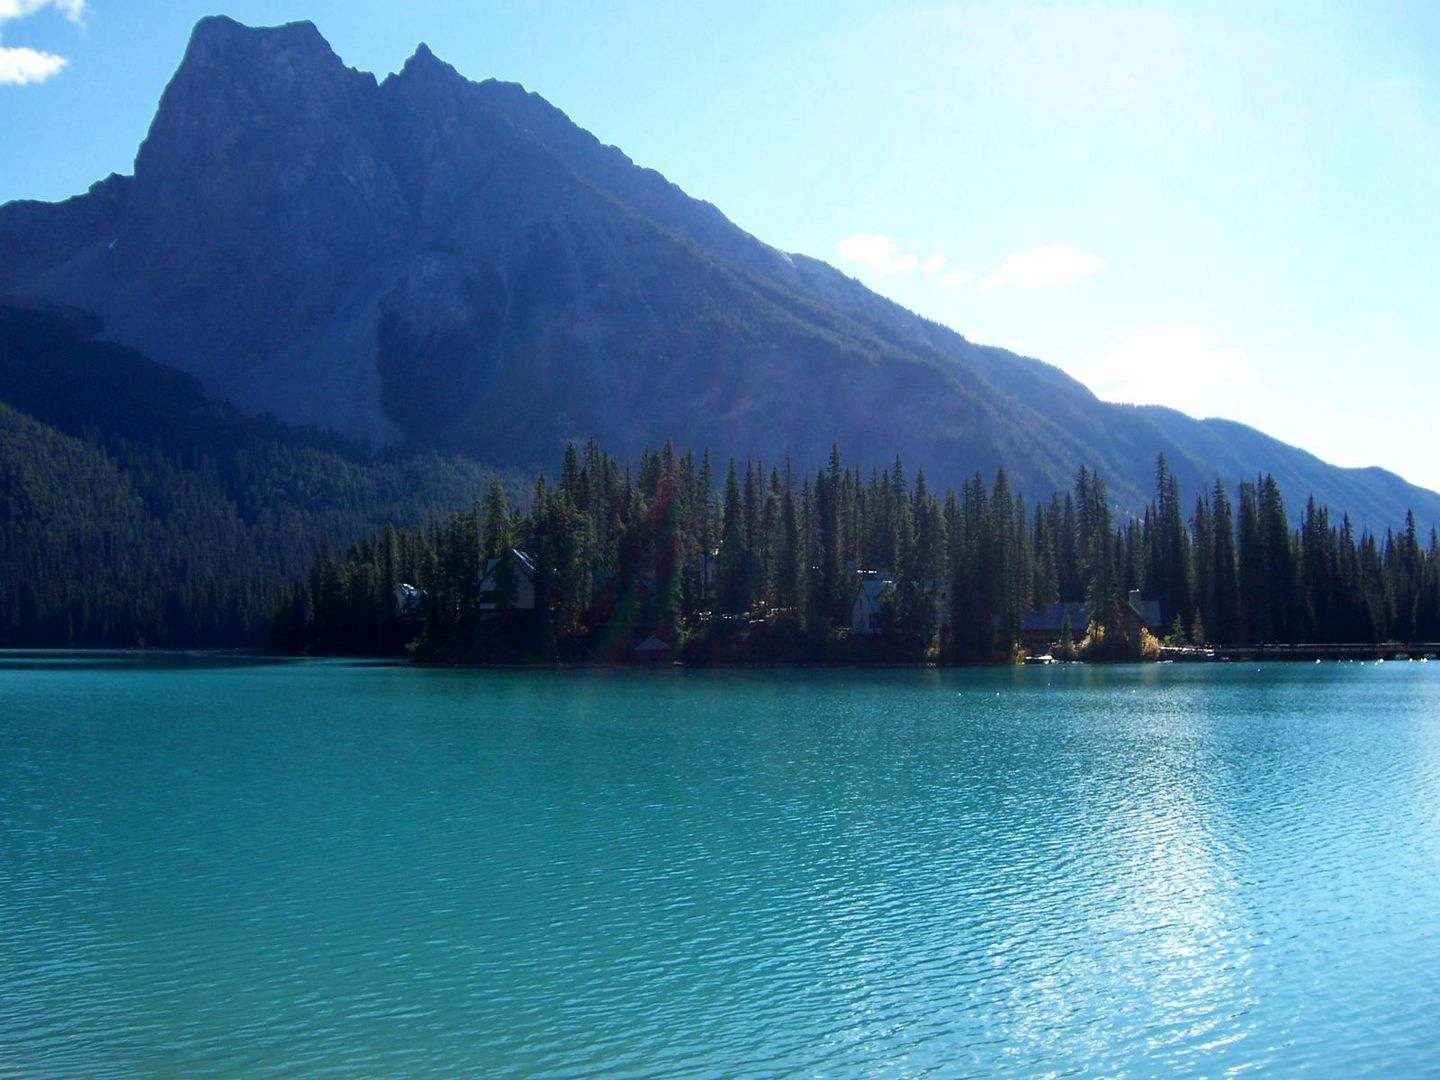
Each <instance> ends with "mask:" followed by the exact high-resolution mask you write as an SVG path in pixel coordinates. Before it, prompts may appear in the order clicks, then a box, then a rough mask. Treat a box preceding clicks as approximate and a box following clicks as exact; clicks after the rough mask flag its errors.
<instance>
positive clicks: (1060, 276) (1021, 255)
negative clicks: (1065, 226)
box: [980, 244, 1105, 289]
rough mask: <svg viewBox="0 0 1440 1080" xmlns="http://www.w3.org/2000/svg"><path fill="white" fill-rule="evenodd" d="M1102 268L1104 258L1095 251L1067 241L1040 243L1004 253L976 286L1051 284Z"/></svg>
mask: <svg viewBox="0 0 1440 1080" xmlns="http://www.w3.org/2000/svg"><path fill="white" fill-rule="evenodd" d="M1103 269H1105V260H1104V259H1102V258H1100V256H1098V255H1092V254H1090V252H1088V251H1081V250H1080V249H1079V248H1073V247H1071V246H1070V245H1069V244H1042V245H1041V246H1040V247H1033V248H1028V249H1027V250H1025V251H1017V252H1015V253H1014V254H1011V255H1006V256H1005V258H1003V259H1001V260H1000V265H999V266H997V267H996V268H995V269H994V270H991V271H990V273H988V274H986V275H985V276H984V277H983V278H981V279H980V287H981V288H982V289H999V288H1003V287H1005V286H1007V285H1008V286H1014V287H1016V288H1020V289H1041V288H1054V287H1055V286H1058V285H1069V284H1070V283H1071V282H1072V281H1079V280H1080V279H1081V278H1087V277H1090V276H1091V275H1092V274H1098V273H1099V272H1100V271H1101V270H1103Z"/></svg>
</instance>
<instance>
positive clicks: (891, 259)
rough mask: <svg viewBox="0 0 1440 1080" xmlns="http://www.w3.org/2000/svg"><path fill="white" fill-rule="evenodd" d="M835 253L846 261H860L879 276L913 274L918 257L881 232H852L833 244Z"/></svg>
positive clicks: (917, 263)
mask: <svg viewBox="0 0 1440 1080" xmlns="http://www.w3.org/2000/svg"><path fill="white" fill-rule="evenodd" d="M835 253H836V254H837V255H839V256H840V257H841V258H842V259H845V260H847V261H848V262H857V263H861V264H862V265H864V266H867V267H869V268H870V269H871V270H872V271H874V272H875V273H877V274H879V275H880V276H881V277H892V276H894V275H897V274H913V273H914V272H915V267H916V266H918V265H919V263H920V259H919V257H918V256H917V255H915V253H914V252H913V251H904V250H902V248H901V246H900V243H899V241H897V240H891V239H890V237H888V236H886V235H884V234H883V233H854V234H853V235H850V236H847V237H845V239H844V240H841V241H840V242H839V243H838V244H836V245H835Z"/></svg>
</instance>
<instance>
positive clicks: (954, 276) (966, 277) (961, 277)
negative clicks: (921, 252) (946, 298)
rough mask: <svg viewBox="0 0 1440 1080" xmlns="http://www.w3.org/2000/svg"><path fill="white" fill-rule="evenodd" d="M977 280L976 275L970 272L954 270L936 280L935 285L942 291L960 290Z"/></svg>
mask: <svg viewBox="0 0 1440 1080" xmlns="http://www.w3.org/2000/svg"><path fill="white" fill-rule="evenodd" d="M974 280H975V275H974V274H972V273H971V272H970V271H969V270H952V271H951V272H950V273H948V274H941V275H940V276H939V277H938V278H936V280H935V284H936V285H939V286H940V288H942V289H958V288H960V286H961V285H969V284H970V283H971V282H972V281H974Z"/></svg>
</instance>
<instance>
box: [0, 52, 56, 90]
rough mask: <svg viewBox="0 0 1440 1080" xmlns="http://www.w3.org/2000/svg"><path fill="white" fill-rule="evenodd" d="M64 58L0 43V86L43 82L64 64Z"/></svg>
mask: <svg viewBox="0 0 1440 1080" xmlns="http://www.w3.org/2000/svg"><path fill="white" fill-rule="evenodd" d="M65 63H66V61H65V58H64V57H63V56H56V55H55V54H54V53H47V52H36V51H35V50H34V49H10V48H6V47H5V46H3V45H0V86H24V85H26V84H27V83H38V82H44V81H45V80H46V79H48V78H50V76H52V75H54V74H56V73H57V72H59V71H60V69H61V68H63V67H64V66H65Z"/></svg>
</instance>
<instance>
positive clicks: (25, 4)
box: [0, 0, 90, 24]
mask: <svg viewBox="0 0 1440 1080" xmlns="http://www.w3.org/2000/svg"><path fill="white" fill-rule="evenodd" d="M47 7H53V8H54V9H55V10H56V11H58V12H60V14H61V15H64V16H65V18H67V19H69V20H70V21H71V22H73V23H76V24H80V23H83V22H84V21H85V17H86V16H87V15H89V14H90V4H89V3H88V0H0V23H4V22H9V21H10V20H11V19H23V18H24V17H25V16H26V15H33V14H35V12H37V11H40V10H41V9H43V8H47Z"/></svg>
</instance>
